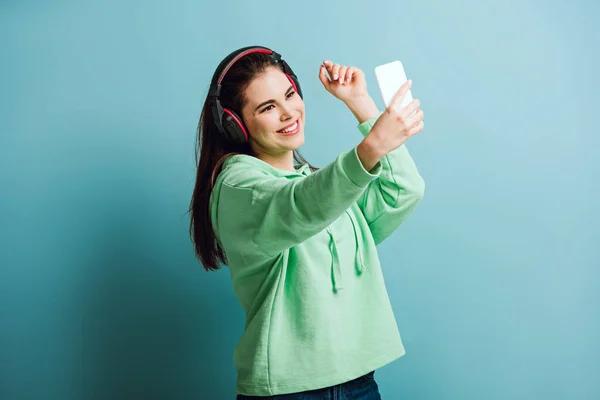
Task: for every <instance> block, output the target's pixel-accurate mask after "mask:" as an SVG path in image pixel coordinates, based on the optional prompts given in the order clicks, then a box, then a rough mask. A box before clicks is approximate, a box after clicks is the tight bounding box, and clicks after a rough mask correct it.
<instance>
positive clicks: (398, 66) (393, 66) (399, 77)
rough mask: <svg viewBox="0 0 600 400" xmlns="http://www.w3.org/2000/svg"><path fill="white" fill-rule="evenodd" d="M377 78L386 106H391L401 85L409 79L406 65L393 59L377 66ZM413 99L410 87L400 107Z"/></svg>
mask: <svg viewBox="0 0 600 400" xmlns="http://www.w3.org/2000/svg"><path fill="white" fill-rule="evenodd" d="M375 78H376V79H377V85H379V91H380V92H381V97H382V98H383V102H384V104H385V106H386V107H389V105H390V103H391V101H392V98H393V97H394V95H395V94H396V92H397V91H398V90H399V89H400V86H402V85H403V84H404V82H406V81H407V78H406V72H404V66H403V65H402V63H401V62H400V61H392V62H389V63H387V64H383V65H380V66H378V67H375ZM412 100H413V97H412V93H411V92H410V89H409V91H408V92H406V95H405V96H404V100H403V101H402V103H401V104H400V108H404V107H406V106H407V105H408V104H409V103H410V102H411V101H412ZM396 111H400V110H396Z"/></svg>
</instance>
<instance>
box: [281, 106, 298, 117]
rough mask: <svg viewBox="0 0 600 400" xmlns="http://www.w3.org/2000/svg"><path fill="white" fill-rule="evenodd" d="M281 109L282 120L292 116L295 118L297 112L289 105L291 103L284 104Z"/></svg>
mask: <svg viewBox="0 0 600 400" xmlns="http://www.w3.org/2000/svg"><path fill="white" fill-rule="evenodd" d="M280 109H281V119H282V120H284V121H285V120H287V119H290V118H294V116H295V114H296V112H295V110H294V108H293V107H292V106H291V105H289V104H284V105H283V106H281V107H280Z"/></svg>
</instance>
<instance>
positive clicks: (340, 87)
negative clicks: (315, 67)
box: [319, 60, 367, 104]
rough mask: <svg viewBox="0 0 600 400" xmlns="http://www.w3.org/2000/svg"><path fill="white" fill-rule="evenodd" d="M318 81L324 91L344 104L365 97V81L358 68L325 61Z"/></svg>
mask: <svg viewBox="0 0 600 400" xmlns="http://www.w3.org/2000/svg"><path fill="white" fill-rule="evenodd" d="M327 74H329V76H327ZM319 79H320V80H321V83H322V84H323V86H324V87H325V90H327V91H328V92H329V93H331V94H332V95H333V96H335V97H336V98H338V99H339V100H341V101H343V102H344V103H346V104H348V103H349V102H352V101H353V100H356V99H360V98H363V97H365V96H367V81H366V79H365V74H364V73H363V72H362V71H361V70H360V69H359V68H356V67H349V66H346V65H340V64H334V63H332V62H331V61H329V60H325V61H324V62H323V65H322V66H321V68H320V70H319Z"/></svg>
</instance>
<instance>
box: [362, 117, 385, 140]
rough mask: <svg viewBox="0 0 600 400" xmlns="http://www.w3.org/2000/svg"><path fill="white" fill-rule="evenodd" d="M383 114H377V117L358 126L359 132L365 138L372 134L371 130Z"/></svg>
mask: <svg viewBox="0 0 600 400" xmlns="http://www.w3.org/2000/svg"><path fill="white" fill-rule="evenodd" d="M381 114H382V113H379V114H377V116H376V117H373V118H371V119H368V120H366V121H365V122H363V123H362V124H358V130H359V131H360V133H362V135H363V136H367V135H368V134H369V132H371V128H372V127H373V125H375V122H377V120H378V119H379V117H380V116H381Z"/></svg>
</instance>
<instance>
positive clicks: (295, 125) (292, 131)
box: [277, 119, 300, 135]
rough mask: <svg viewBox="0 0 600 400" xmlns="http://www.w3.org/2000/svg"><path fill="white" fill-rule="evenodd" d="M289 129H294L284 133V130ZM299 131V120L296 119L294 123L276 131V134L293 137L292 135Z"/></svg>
mask: <svg viewBox="0 0 600 400" xmlns="http://www.w3.org/2000/svg"><path fill="white" fill-rule="evenodd" d="M290 128H294V129H293V130H290V131H287V132H284V131H285V130H286V129H290ZM299 130H300V119H297V120H295V121H294V122H292V123H291V124H289V125H287V126H286V127H285V128H283V129H280V130H278V131H277V133H278V134H280V135H294V134H296V133H298V131H299Z"/></svg>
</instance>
